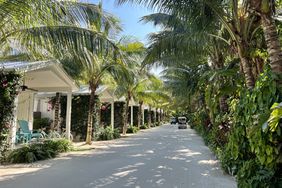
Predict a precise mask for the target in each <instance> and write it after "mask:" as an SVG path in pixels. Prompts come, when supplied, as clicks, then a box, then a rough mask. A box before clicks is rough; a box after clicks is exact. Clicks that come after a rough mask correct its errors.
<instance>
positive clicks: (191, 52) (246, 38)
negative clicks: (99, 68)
mask: <svg viewBox="0 0 282 188" xmlns="http://www.w3.org/2000/svg"><path fill="white" fill-rule="evenodd" d="M118 2H119V3H126V2H131V3H138V4H143V5H144V6H147V7H149V8H153V9H155V10H157V11H158V12H157V13H155V14H152V15H148V16H145V17H143V18H142V21H143V22H145V23H147V22H151V23H153V24H155V25H157V26H160V27H161V28H162V30H161V31H160V32H158V33H154V34H151V36H150V41H151V43H150V45H149V47H148V51H147V55H146V57H145V60H144V62H143V63H144V64H146V65H150V64H156V63H157V64H161V65H163V66H164V67H165V70H164V72H163V79H164V80H165V86H164V87H165V88H166V90H170V91H171V93H172V96H173V100H174V105H171V106H169V107H170V108H171V109H172V111H173V112H175V113H179V112H181V113H182V114H183V112H185V114H186V115H187V117H188V118H189V120H190V124H191V126H192V127H193V128H195V129H196V130H197V131H198V132H199V133H200V134H201V135H202V136H203V138H204V140H205V142H206V143H207V144H208V145H209V146H210V147H211V148H212V149H213V151H214V152H215V153H216V154H217V155H218V157H219V158H220V160H221V164H222V167H223V168H224V169H225V170H226V171H227V172H228V173H230V174H233V175H236V177H237V180H238V186H239V187H279V186H281V183H282V177H281V170H282V168H281V164H282V163H281V153H282V152H281V145H282V141H281V126H282V125H281V123H280V122H281V116H280V115H279V114H280V111H281V109H280V102H281V97H282V94H281V77H280V76H281V73H282V72H281V71H282V69H281V66H282V63H281V60H282V58H281V57H282V56H281V45H280V39H279V38H280V37H281V36H280V32H277V30H278V31H280V28H281V23H280V22H279V21H275V15H276V11H275V10H277V9H280V8H281V7H280V6H281V4H280V3H281V2H280V1H260V0H243V1H237V0H228V1H221V0H200V1H181V0H179V1H178V0H163V1H158V0H118Z"/></svg>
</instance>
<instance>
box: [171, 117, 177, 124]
mask: <svg viewBox="0 0 282 188" xmlns="http://www.w3.org/2000/svg"><path fill="white" fill-rule="evenodd" d="M176 123H177V119H176V118H175V117H172V118H170V124H171V125H173V124H176Z"/></svg>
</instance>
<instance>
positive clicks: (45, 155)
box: [7, 139, 72, 163]
mask: <svg viewBox="0 0 282 188" xmlns="http://www.w3.org/2000/svg"><path fill="white" fill-rule="evenodd" d="M71 149H72V146H71V142H70V141H68V140H66V139H59V140H46V141H44V142H40V143H33V144H28V145H25V146H23V147H22V148H18V149H15V150H13V151H12V152H11V153H10V154H9V156H8V158H7V162H10V163H32V162H35V161H39V160H45V159H50V158H54V157H56V156H57V155H58V154H59V153H62V152H67V151H70V150H71Z"/></svg>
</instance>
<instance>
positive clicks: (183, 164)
mask: <svg viewBox="0 0 282 188" xmlns="http://www.w3.org/2000/svg"><path fill="white" fill-rule="evenodd" d="M102 144H104V147H100V148H99V149H95V150H92V151H91V152H88V153H85V154H79V153H77V154H71V155H68V156H66V157H62V158H59V159H55V160H50V161H47V162H44V164H45V165H43V168H42V169H41V168H39V170H37V171H34V172H30V173H25V174H23V175H18V176H15V177H14V178H12V179H8V180H4V181H0V188H37V187H38V188H94V187H107V188H108V187H112V188H119V187H135V188H151V187H161V188H166V187H167V188H189V187H199V188H221V187H222V188H233V187H236V183H235V181H234V179H233V178H232V177H230V176H228V175H225V174H224V173H223V172H222V170H221V169H220V167H219V164H218V162H217V161H216V160H215V157H214V156H213V155H212V153H211V152H210V151H209V149H208V148H207V147H206V146H205V145H204V143H203V141H202V139H201V138H200V137H199V136H198V135H196V133H195V132H194V131H193V130H191V129H189V128H188V129H187V130H178V129H177V127H176V126H170V125H165V126H162V127H159V128H154V129H151V130H146V131H145V132H141V133H139V134H137V135H134V136H131V137H128V138H123V139H120V140H117V141H114V142H103V143H102ZM44 166H45V167H44ZM0 177H1V175H0Z"/></svg>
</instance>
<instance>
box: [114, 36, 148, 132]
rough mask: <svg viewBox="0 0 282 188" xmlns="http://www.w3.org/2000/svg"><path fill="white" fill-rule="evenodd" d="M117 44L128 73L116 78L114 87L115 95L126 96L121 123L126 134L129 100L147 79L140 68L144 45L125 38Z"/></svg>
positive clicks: (143, 70)
mask: <svg viewBox="0 0 282 188" xmlns="http://www.w3.org/2000/svg"><path fill="white" fill-rule="evenodd" d="M119 46H120V48H121V50H122V52H123V55H124V61H125V62H126V64H127V72H128V75H129V76H128V77H124V78H123V79H120V80H118V81H117V82H118V84H117V85H118V86H117V88H116V94H117V95H119V96H125V97H126V105H125V114H124V115H125V117H124V125H123V134H126V131H127V123H128V114H129V111H128V108H129V102H130V101H132V100H133V99H136V95H135V94H136V92H137V91H139V90H140V88H142V87H143V86H144V85H143V84H144V83H145V82H146V81H147V80H146V78H145V76H146V72H145V69H142V67H141V63H142V60H143V56H144V51H145V47H144V45H143V44H142V43H141V42H138V41H132V40H129V41H126V38H125V39H121V41H120V44H119Z"/></svg>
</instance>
